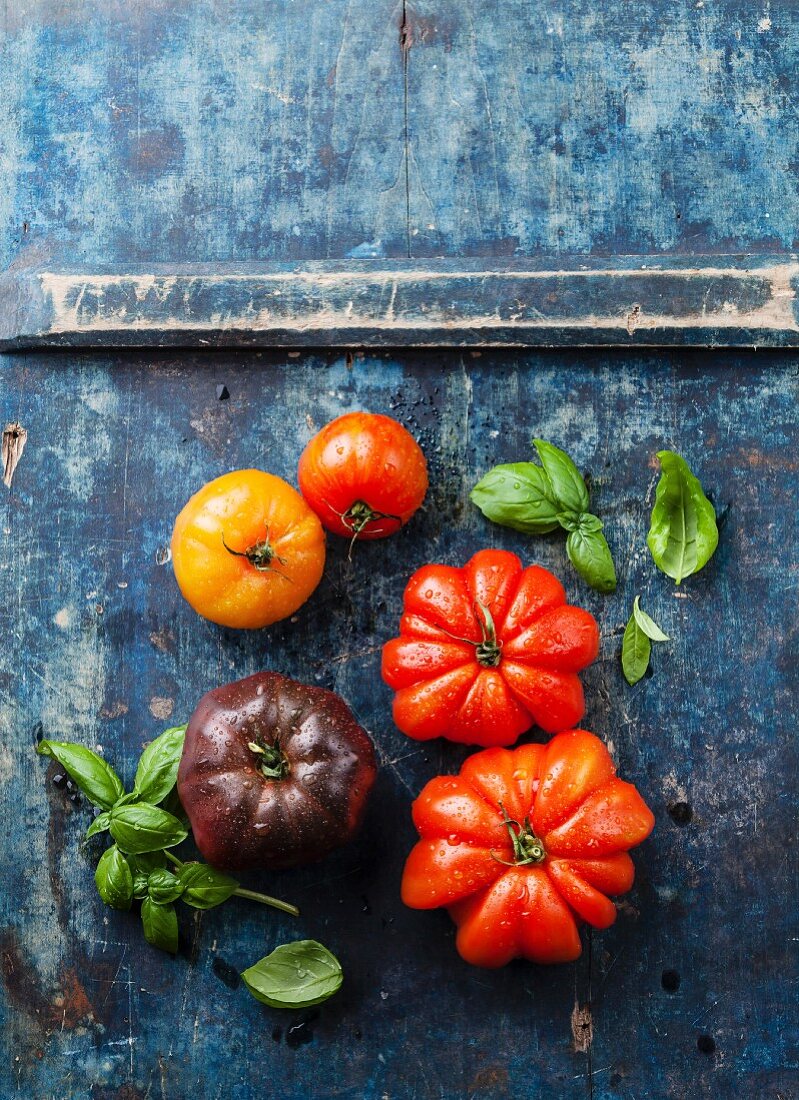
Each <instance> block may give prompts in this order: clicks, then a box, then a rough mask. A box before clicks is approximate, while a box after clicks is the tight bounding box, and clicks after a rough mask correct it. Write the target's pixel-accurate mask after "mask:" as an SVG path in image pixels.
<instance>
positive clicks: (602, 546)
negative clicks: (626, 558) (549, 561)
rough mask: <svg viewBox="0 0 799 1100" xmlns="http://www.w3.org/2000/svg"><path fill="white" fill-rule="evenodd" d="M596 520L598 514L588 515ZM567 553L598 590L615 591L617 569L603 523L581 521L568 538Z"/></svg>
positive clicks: (585, 577)
mask: <svg viewBox="0 0 799 1100" xmlns="http://www.w3.org/2000/svg"><path fill="white" fill-rule="evenodd" d="M588 519H589V520H595V519H596V516H590V515H589V516H588ZM566 553H567V554H568V555H569V561H570V562H571V563H572V565H573V566H574V568H575V569H576V570H577V572H578V573H579V574H580V576H581V577H582V578H583V580H584V581H586V582H587V583H588V584H590V585H591V587H592V588H595V589H596V590H597V591H598V592H615V590H616V569H615V567H614V565H613V558H612V556H611V553H610V547H609V546H608V543H607V539H606V538H605V536H604V535H603V534H602V529H601V524H600V529H599V530H597V529H596V528H595V526H593V525H590V526H586V525H584V524H582V523H581V525H580V526H579V527H578V528H577V530H576V531H572V532H570V534H569V537H568V538H567V539H566Z"/></svg>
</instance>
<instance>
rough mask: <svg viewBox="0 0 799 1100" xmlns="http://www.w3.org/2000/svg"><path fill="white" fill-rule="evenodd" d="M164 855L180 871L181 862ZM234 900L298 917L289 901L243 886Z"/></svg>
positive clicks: (297, 910) (237, 888)
mask: <svg viewBox="0 0 799 1100" xmlns="http://www.w3.org/2000/svg"><path fill="white" fill-rule="evenodd" d="M164 855H165V856H166V858H167V859H168V860H169V861H170V863H173V864H174V866H175V867H177V868H178V870H180V868H181V867H183V866H184V863H183V860H181V859H178V857H177V856H175V855H173V854H172V853H171V852H170V851H167V850H166V849H164ZM233 897H234V898H249V900H250V901H257V902H260V904H261V905H270V906H271V907H272V908H273V909H280V910H281V912H283V913H290V914H291V916H292V917H298V916H299V915H300V911H299V909H298V908H297V906H296V905H292V904H291V902H289V901H281V900H280V898H273V897H272V895H271V894H261V893H260V892H259V891H258V890H247V889H246V888H245V887H244V886H237V887H236V889H235V890H234V891H233Z"/></svg>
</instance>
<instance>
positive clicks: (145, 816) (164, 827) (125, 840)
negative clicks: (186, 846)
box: [110, 802, 189, 855]
mask: <svg viewBox="0 0 799 1100" xmlns="http://www.w3.org/2000/svg"><path fill="white" fill-rule="evenodd" d="M110 829H111V836H112V837H113V838H114V840H115V841H116V842H117V844H118V845H119V847H120V848H121V849H122V851H123V852H131V853H132V854H133V855H138V854H139V853H140V852H155V851H158V850H159V849H161V848H172V847H174V845H175V844H180V842H181V841H182V840H185V839H186V837H187V836H188V835H189V831H188V829H185V828H184V827H183V825H181V823H180V822H179V821H178V819H177V818H176V817H173V816H172V814H168V813H167V812H166V810H162V809H160V808H159V807H158V806H151V805H150V804H149V803H147V802H136V803H134V805H132V806H118V807H115V808H114V809H113V810H112V811H111V825H110Z"/></svg>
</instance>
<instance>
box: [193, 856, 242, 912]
mask: <svg viewBox="0 0 799 1100" xmlns="http://www.w3.org/2000/svg"><path fill="white" fill-rule="evenodd" d="M178 878H179V879H180V883H181V886H182V887H183V895H182V896H183V900H184V901H185V903H186V904H187V905H192V906H194V908H195V909H213V908H214V906H215V905H221V904H222V902H223V901H227V899H228V898H229V897H230V896H231V895H232V894H233V893H234V892H235V891H236V890H238V888H239V884H238V883H237V882H236V880H235V879H234V878H230V877H229V876H228V875H223V874H222V872H221V871H215V870H214V868H213V867H209V866H208V864H207V863H184V864H183V866H182V867H181V869H180V871H179V872H178Z"/></svg>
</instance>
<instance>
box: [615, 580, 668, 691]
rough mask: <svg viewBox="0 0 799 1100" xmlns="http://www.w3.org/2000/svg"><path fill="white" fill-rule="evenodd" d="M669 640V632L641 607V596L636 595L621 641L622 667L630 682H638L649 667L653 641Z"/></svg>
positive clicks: (625, 676)
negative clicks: (662, 628)
mask: <svg viewBox="0 0 799 1100" xmlns="http://www.w3.org/2000/svg"><path fill="white" fill-rule="evenodd" d="M668 641H669V636H668V634H664V633H663V631H662V630H661V629H660V627H659V626H658V625H657V623H656V622H655V620H654V619H652V618H651V617H650V616H649V615H647V613H646V612H645V611H644V610H643V609H642V608H641V597H640V596H636V597H635V599H634V600H633V613H632V615H630V619H629V622H628V623H627V626H626V627H625V630H624V638H623V639H622V643H621V667H622V671H623V672H624V678H625V679H626V681H627V683H628V684H631V685H632V684H637V683H638V681H639V680H640V679H641V677H642V676H643V675H644V673H645V672H646V670H647V669H648V668H649V658H650V657H651V655H652V642H668Z"/></svg>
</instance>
